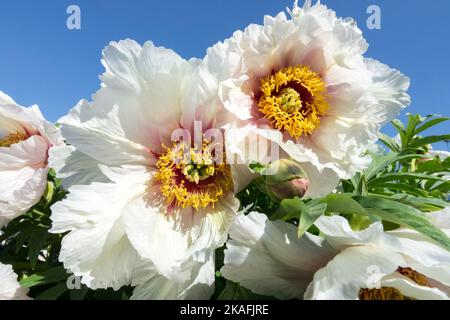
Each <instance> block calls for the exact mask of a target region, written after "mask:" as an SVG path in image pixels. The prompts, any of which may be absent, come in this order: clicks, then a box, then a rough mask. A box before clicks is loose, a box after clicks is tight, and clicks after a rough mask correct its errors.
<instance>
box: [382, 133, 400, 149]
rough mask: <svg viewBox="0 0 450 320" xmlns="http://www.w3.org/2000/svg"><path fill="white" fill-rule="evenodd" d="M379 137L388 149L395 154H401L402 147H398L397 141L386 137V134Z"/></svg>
mask: <svg viewBox="0 0 450 320" xmlns="http://www.w3.org/2000/svg"><path fill="white" fill-rule="evenodd" d="M378 137H379V139H380V141H381V142H382V143H383V144H384V145H385V146H386V147H388V148H389V149H391V150H392V151H394V152H400V146H399V145H398V143H397V141H395V140H394V139H392V138H391V137H389V136H387V135H385V134H384V133H379V135H378Z"/></svg>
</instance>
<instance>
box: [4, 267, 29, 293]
mask: <svg viewBox="0 0 450 320" xmlns="http://www.w3.org/2000/svg"><path fill="white" fill-rule="evenodd" d="M27 293H28V289H25V288H22V287H21V286H20V284H19V283H18V282H17V274H15V273H14V271H13V268H12V267H11V266H10V265H4V264H2V263H0V300H28V299H29V297H28V296H27Z"/></svg>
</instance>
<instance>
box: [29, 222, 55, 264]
mask: <svg viewBox="0 0 450 320" xmlns="http://www.w3.org/2000/svg"><path fill="white" fill-rule="evenodd" d="M49 236H50V234H49V233H48V232H47V230H46V229H44V228H37V229H35V230H34V231H33V233H32V234H31V237H30V239H29V241H28V259H29V260H30V262H31V267H32V268H33V269H34V267H35V266H36V262H37V259H38V257H39V253H40V252H41V251H42V249H43V246H44V243H45V241H46V240H47V239H48V238H49Z"/></svg>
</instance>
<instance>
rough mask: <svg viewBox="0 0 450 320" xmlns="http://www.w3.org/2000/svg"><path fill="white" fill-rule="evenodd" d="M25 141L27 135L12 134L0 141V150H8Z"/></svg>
mask: <svg viewBox="0 0 450 320" xmlns="http://www.w3.org/2000/svg"><path fill="white" fill-rule="evenodd" d="M26 139H27V135H26V134H25V133H21V132H14V133H10V134H8V135H7V136H6V137H4V138H2V139H0V148H8V147H10V146H12V145H13V144H16V143H19V142H21V141H24V140H26Z"/></svg>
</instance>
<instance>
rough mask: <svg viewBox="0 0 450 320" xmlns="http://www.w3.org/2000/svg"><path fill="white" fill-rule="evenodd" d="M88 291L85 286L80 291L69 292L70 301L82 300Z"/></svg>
mask: <svg viewBox="0 0 450 320" xmlns="http://www.w3.org/2000/svg"><path fill="white" fill-rule="evenodd" d="M88 291H89V288H88V287H86V286H85V285H82V286H81V289H75V290H70V300H83V299H84V297H85V296H86V294H87V293H88Z"/></svg>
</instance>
